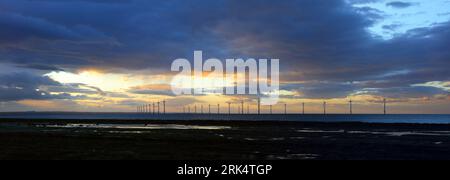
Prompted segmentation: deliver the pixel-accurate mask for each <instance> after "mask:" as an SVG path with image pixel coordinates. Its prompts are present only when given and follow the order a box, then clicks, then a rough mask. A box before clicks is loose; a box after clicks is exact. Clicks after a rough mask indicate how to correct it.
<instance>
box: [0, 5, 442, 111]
mask: <svg viewBox="0 0 450 180" xmlns="http://www.w3.org/2000/svg"><path fill="white" fill-rule="evenodd" d="M195 50H202V51H203V53H204V58H205V59H207V58H219V59H226V58H269V59H270V58H277V59H280V71H281V72H280V73H281V74H280V83H281V84H280V88H281V90H280V92H281V99H280V104H279V105H277V106H276V107H275V111H277V112H282V111H284V110H283V108H284V105H283V104H285V103H287V104H289V110H288V111H289V112H292V113H295V112H300V111H301V103H302V102H305V103H306V104H307V109H306V110H307V112H309V113H320V112H323V110H322V109H321V107H322V102H323V101H327V102H328V104H329V110H328V111H329V112H330V113H347V112H348V105H347V104H348V101H349V100H350V99H351V100H353V101H354V104H355V107H354V112H355V113H382V111H383V109H382V101H383V99H384V98H387V100H388V103H389V112H390V113H445V114H448V113H450V94H449V92H450V69H449V67H450V1H449V0H404V1H390V0H282V1H274V0H213V1H212V0H211V1H206V0H189V1H186V0H158V1H157V0H0V112H10V111H88V112H129V111H131V112H132V111H135V110H136V106H138V105H141V104H146V103H152V102H157V101H162V100H167V106H168V111H171V112H182V110H183V107H186V106H192V107H193V106H194V105H195V104H196V105H197V106H198V107H200V106H201V105H204V106H205V107H207V105H208V104H214V105H216V104H218V103H220V104H222V106H223V108H224V109H225V104H226V103H227V102H239V101H240V100H245V102H246V103H248V104H251V105H252V111H254V109H255V104H256V100H255V98H254V97H253V96H224V95H204V96H187V95H185V96H175V95H173V93H172V92H171V87H170V82H171V81H172V78H173V76H174V75H175V73H173V72H171V71H170V68H171V63H172V61H173V60H175V59H177V58H186V59H189V60H192V59H193V52H194V51H195ZM234 106H236V107H237V104H235V105H234ZM264 108H265V110H267V108H268V107H264ZM234 109H236V108H234Z"/></svg>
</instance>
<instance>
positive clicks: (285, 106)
mask: <svg viewBox="0 0 450 180" xmlns="http://www.w3.org/2000/svg"><path fill="white" fill-rule="evenodd" d="M284 114H287V104H284Z"/></svg>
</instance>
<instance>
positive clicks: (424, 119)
mask: <svg viewBox="0 0 450 180" xmlns="http://www.w3.org/2000/svg"><path fill="white" fill-rule="evenodd" d="M0 119H81V120H89V119H92V120H94V119H103V120H116V119H117V120H119V119H120V120H245V121H311V122H368V123H432V124H450V115H343V114H340V115H299V114H288V115H284V114H273V115H268V114H264V115H255V114H250V115H237V114H235V115H226V114H221V115H217V114H211V115H209V114H165V115H163V114H160V115H153V114H136V113H37V112H27V113H0Z"/></svg>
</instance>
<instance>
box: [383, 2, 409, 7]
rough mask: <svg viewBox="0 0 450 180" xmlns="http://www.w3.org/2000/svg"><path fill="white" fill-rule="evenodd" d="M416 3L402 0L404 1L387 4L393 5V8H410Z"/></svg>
mask: <svg viewBox="0 0 450 180" xmlns="http://www.w3.org/2000/svg"><path fill="white" fill-rule="evenodd" d="M414 5H415V3H410V2H402V1H393V2H389V3H387V4H386V6H389V7H393V8H408V7H411V6H414Z"/></svg>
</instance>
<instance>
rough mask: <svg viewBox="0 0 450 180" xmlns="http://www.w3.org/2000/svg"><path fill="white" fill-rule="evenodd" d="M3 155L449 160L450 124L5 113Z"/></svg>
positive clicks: (0, 129)
mask: <svg viewBox="0 0 450 180" xmlns="http://www.w3.org/2000/svg"><path fill="white" fill-rule="evenodd" d="M0 159H108V160H109V159H150V160H160V159H162V160H190V159H194V160H253V159H255V160H277V159H301V160H335V159H343V160H346V159H351V160H363V159H370V160H380V159H401V160H421V159H427V160H428V159H430V160H431V159H438V160H450V125H418V124H366V123H305V122H237V121H233V122H230V121H188V122H187V121H177V122H176V121H111V120H109V121H106V120H104V121H101V120H96V121H93V120H86V121H81V120H78V121H76V120H66V121H61V120H0Z"/></svg>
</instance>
